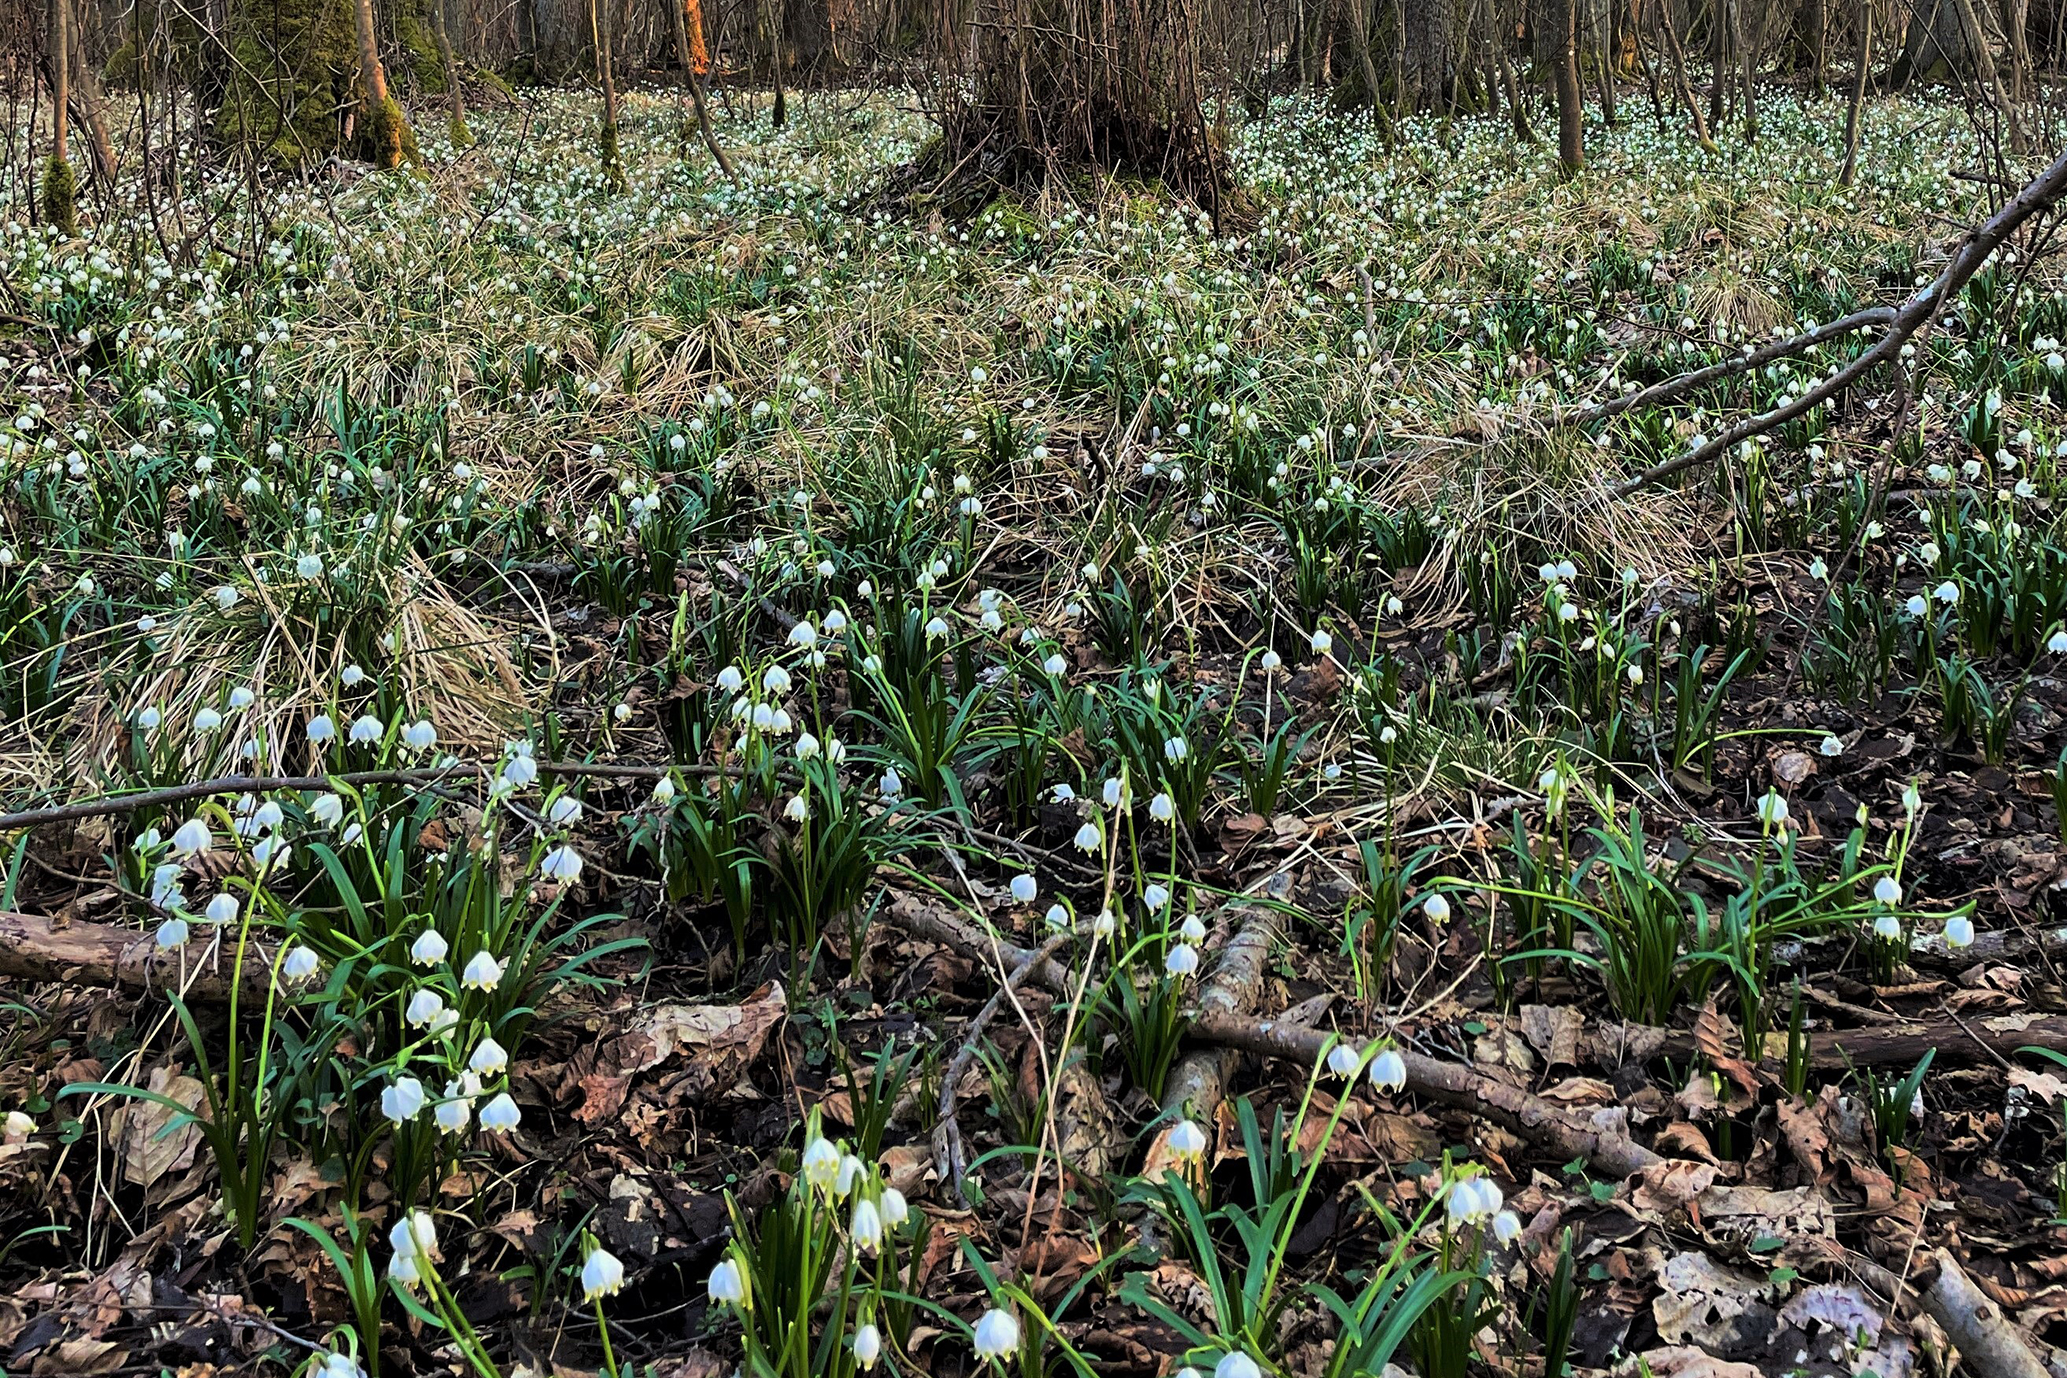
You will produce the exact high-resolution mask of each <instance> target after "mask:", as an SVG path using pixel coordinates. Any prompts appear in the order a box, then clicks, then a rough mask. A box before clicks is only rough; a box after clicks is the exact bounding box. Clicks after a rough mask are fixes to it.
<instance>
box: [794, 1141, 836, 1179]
mask: <svg viewBox="0 0 2067 1378" xmlns="http://www.w3.org/2000/svg"><path fill="white" fill-rule="evenodd" d="M803 1172H804V1180H805V1181H806V1182H808V1183H810V1184H811V1185H812V1186H814V1187H817V1188H818V1189H819V1190H820V1191H830V1190H832V1187H833V1184H834V1183H835V1182H836V1181H838V1180H839V1176H840V1150H839V1149H838V1148H837V1147H836V1146H835V1145H834V1144H833V1142H832V1140H830V1139H813V1140H812V1141H811V1142H810V1143H808V1144H806V1145H805V1146H804V1162H803Z"/></svg>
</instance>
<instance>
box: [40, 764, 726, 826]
mask: <svg viewBox="0 0 2067 1378" xmlns="http://www.w3.org/2000/svg"><path fill="white" fill-rule="evenodd" d="M495 768H496V767H494V766H491V765H485V764H482V763H479V762H471V763H454V764H451V765H443V766H424V767H421V768H419V769H415V770H346V771H339V772H338V773H337V774H335V775H221V776H217V777H216V778H215V779H213V780H193V781H189V782H188V783H186V784H184V785H167V786H165V787H164V788H163V789H147V790H138V791H137V792H136V793H135V794H108V795H103V796H101V797H100V798H98V799H83V800H80V801H79V802H77V803H72V804H50V805H47V806H45V807H43V808H37V809H22V810H20V811H18V812H15V813H0V832H12V831H14V830H16V829H19V828H40V827H42V826H43V825H44V824H46V823H70V822H75V821H77V820H79V819H82V818H106V817H112V816H113V815H116V814H123V813H135V812H137V811H138V810H140V809H155V808H166V807H170V806H171V805H174V804H186V803H191V802H192V801H194V800H196V799H209V798H213V797H214V796H216V795H218V794H269V793H274V792H276V791H280V790H327V789H335V788H337V787H338V786H339V785H350V786H353V787H355V788H356V787H357V786H360V785H437V784H443V783H444V782H446V781H448V780H466V779H479V778H481V777H482V776H484V775H486V774H488V773H489V772H490V771H491V770H493V769H495ZM538 770H539V773H540V774H541V775H565V776H599V777H604V778H609V779H620V780H659V779H661V778H663V777H665V776H668V775H727V774H732V773H734V772H732V771H730V770H728V769H727V768H726V767H724V766H704V765H686V766H677V765H667V766H648V765H633V764H630V763H624V764H619V763H615V762H609V761H540V762H539V763H538Z"/></svg>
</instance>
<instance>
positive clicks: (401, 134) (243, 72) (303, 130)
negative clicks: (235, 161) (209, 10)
mask: <svg viewBox="0 0 2067 1378" xmlns="http://www.w3.org/2000/svg"><path fill="white" fill-rule="evenodd" d="M225 28H226V31H227V33H228V35H229V37H228V42H227V48H228V57H229V61H228V63H227V79H226V80H225V82H224V85H223V92H222V98H221V105H220V106H219V107H218V108H217V110H216V116H215V128H216V134H217V136H218V137H219V138H221V139H222V140H223V141H224V142H225V143H230V144H234V145H242V146H249V147H253V148H255V149H256V150H257V151H258V152H259V153H260V155H261V156H263V157H265V158H267V159H268V160H270V161H273V162H282V163H296V162H303V161H306V160H308V159H312V158H322V157H326V156H328V155H331V154H343V155H346V156H352V157H362V158H365V159H366V160H367V161H368V162H371V163H374V164H376V165H377V166H380V167H385V168H392V167H395V166H397V165H398V164H400V163H401V162H402V161H403V160H404V159H407V158H411V157H414V156H415V153H416V133H415V131H414V130H413V129H411V128H410V127H409V121H408V119H407V117H406V116H404V115H403V113H402V107H401V105H400V103H399V102H397V101H396V100H395V97H394V94H393V93H392V92H391V91H390V90H389V89H388V82H387V69H386V68H385V67H384V66H383V65H382V63H381V60H380V47H379V42H378V39H377V37H376V29H375V26H374V21H373V3H372V0H236V3H235V4H234V5H233V6H232V7H231V9H230V11H229V16H228V19H227V20H226V23H225Z"/></svg>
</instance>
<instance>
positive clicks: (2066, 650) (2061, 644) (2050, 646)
mask: <svg viewBox="0 0 2067 1378" xmlns="http://www.w3.org/2000/svg"><path fill="white" fill-rule="evenodd" d="M2045 648H2046V649H2047V650H2048V651H2051V652H2052V653H2053V654H2054V655H2067V627H2062V628H2061V629H2060V630H2059V631H2056V632H2054V633H2053V634H2052V635H2051V636H2049V637H2047V638H2046V642H2045Z"/></svg>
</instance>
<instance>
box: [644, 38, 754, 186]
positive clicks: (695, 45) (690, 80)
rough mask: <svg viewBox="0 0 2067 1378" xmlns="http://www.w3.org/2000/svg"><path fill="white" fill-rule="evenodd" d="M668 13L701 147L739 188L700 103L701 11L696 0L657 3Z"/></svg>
mask: <svg viewBox="0 0 2067 1378" xmlns="http://www.w3.org/2000/svg"><path fill="white" fill-rule="evenodd" d="M660 3H661V4H662V5H663V6H665V7H666V9H667V12H668V27H669V29H670V31H671V32H672V33H673V35H674V43H675V61H677V62H679V63H681V64H682V84H683V85H684V86H686V87H687V88H688V89H689V103H690V105H691V106H693V107H694V108H695V111H696V128H697V132H698V133H699V134H701V135H702V136H703V146H704V147H705V148H707V149H709V150H710V155H711V159H712V161H714V162H715V163H717V165H718V170H719V171H721V172H723V173H724V174H725V176H726V179H727V180H729V181H730V182H731V183H732V184H733V185H734V186H737V185H739V174H738V173H737V172H735V171H734V170H733V168H732V160H731V159H729V158H727V157H726V156H725V150H724V149H722V148H720V147H719V146H718V136H717V134H716V133H715V132H713V131H712V129H711V112H710V108H709V107H708V106H707V105H705V104H704V100H703V67H704V63H705V61H706V60H707V59H706V58H705V57H704V51H705V50H704V46H703V9H702V7H701V6H700V5H698V4H697V3H696V0H660ZM692 10H693V11H694V12H695V15H696V28H695V30H694V31H693V32H692V30H691V29H690V27H689V15H690V12H691V11H692Z"/></svg>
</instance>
